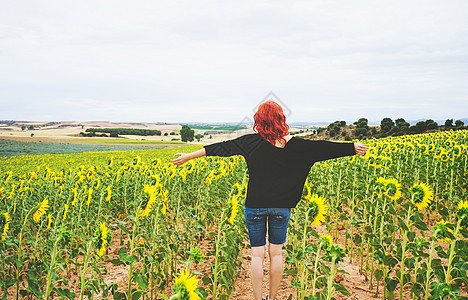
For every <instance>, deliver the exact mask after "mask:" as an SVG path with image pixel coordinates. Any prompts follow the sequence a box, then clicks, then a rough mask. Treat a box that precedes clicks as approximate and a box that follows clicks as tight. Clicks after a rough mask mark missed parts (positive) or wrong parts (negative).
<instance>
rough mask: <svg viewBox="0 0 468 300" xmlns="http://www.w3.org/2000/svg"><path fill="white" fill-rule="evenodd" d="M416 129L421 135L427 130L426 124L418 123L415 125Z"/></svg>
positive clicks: (423, 122)
mask: <svg viewBox="0 0 468 300" xmlns="http://www.w3.org/2000/svg"><path fill="white" fill-rule="evenodd" d="M416 129H417V132H418V133H423V132H425V131H426V130H427V124H426V122H425V121H419V122H418V123H416Z"/></svg>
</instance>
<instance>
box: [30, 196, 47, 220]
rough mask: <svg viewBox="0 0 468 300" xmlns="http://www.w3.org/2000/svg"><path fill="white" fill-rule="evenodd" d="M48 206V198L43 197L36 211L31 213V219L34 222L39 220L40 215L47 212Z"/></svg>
mask: <svg viewBox="0 0 468 300" xmlns="http://www.w3.org/2000/svg"><path fill="white" fill-rule="evenodd" d="M48 208H49V199H47V198H46V199H45V200H44V201H42V202H41V204H39V207H38V208H37V209H36V212H35V213H34V215H33V220H34V222H36V223H37V222H39V220H40V219H41V217H42V216H43V215H44V214H45V213H46V212H47V209H48Z"/></svg>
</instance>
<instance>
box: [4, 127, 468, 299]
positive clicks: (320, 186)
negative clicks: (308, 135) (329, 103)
mask: <svg viewBox="0 0 468 300" xmlns="http://www.w3.org/2000/svg"><path fill="white" fill-rule="evenodd" d="M467 133H468V131H467V130H458V131H446V132H439V133H428V134H420V135H412V136H401V137H388V138H384V139H376V140H366V141H361V142H363V143H365V144H366V145H368V146H369V147H370V149H369V151H368V152H367V153H366V155H365V156H362V157H361V156H350V157H344V158H339V159H335V160H329V161H325V162H320V163H317V164H315V165H314V166H313V167H312V169H311V171H310V173H309V177H308V180H307V181H306V185H305V188H304V190H303V199H302V201H301V202H300V203H299V205H298V206H297V207H296V208H295V209H293V210H292V214H291V220H290V225H289V229H288V230H289V232H288V241H287V243H286V244H285V246H284V247H285V249H286V252H287V255H286V257H285V262H286V263H285V269H284V272H285V276H288V277H289V278H290V282H291V287H292V288H293V290H294V291H295V292H294V294H292V295H291V296H290V299H293V298H294V299H335V298H336V297H338V298H340V297H346V296H348V295H350V291H349V290H348V289H347V287H346V286H344V285H343V284H341V283H339V281H337V280H336V276H337V275H339V274H343V273H346V271H344V270H343V269H342V265H343V263H344V261H346V262H348V263H352V264H355V265H357V266H359V272H360V274H361V275H362V276H363V277H364V278H365V279H366V280H367V282H368V289H369V290H370V291H372V293H373V294H374V295H375V297H376V298H379V299H462V298H464V297H466V296H467V295H468V293H467V286H468V277H467V270H468V243H467V239H466V238H467V237H468V192H467V187H468V173H467V163H468V162H467V160H468V135H467ZM199 148H200V146H190V147H184V148H171V149H163V150H141V151H115V152H88V153H78V154H57V155H47V154H46V155H32V156H17V157H11V158H0V265H1V267H0V284H1V285H0V287H1V294H0V297H3V298H2V299H215V300H217V299H229V297H230V295H231V293H232V291H233V290H234V287H235V284H236V278H237V276H238V274H239V270H240V267H241V256H240V252H241V250H242V249H244V248H246V247H248V237H247V231H246V228H245V224H244V219H243V209H242V208H243V203H244V200H245V196H246V190H247V183H248V179H249V174H248V170H247V165H246V163H245V161H244V159H243V158H242V157H241V156H231V157H225V158H224V157H202V158H198V159H196V160H191V161H189V162H188V163H186V164H184V165H182V166H176V165H174V164H172V163H171V162H170V159H172V158H174V155H173V154H174V153H177V152H186V153H187V152H191V151H195V150H197V149H199ZM319 228H320V229H321V230H318V229H319ZM318 231H321V232H323V231H326V234H322V235H319V234H318ZM111 246H112V249H115V251H114V250H112V251H110V250H109V249H110V247H111ZM116 270H119V272H120V273H122V274H124V276H125V278H124V280H123V282H124V284H122V280H114V277H113V276H114V275H115V273H116ZM123 271H124V272H123ZM116 281H117V282H116Z"/></svg>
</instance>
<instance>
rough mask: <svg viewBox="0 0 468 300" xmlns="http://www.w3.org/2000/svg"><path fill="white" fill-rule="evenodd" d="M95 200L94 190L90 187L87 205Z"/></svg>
mask: <svg viewBox="0 0 468 300" xmlns="http://www.w3.org/2000/svg"><path fill="white" fill-rule="evenodd" d="M92 198H93V188H92V187H90V188H89V190H88V200H86V205H89V204H90V203H91V199H92Z"/></svg>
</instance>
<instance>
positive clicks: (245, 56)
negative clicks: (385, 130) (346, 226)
mask: <svg viewBox="0 0 468 300" xmlns="http://www.w3.org/2000/svg"><path fill="white" fill-rule="evenodd" d="M467 33H468V2H466V1H462V0H458V1H450V2H447V1H445V2H442V1H370V0H366V1H352V2H350V1H325V0H322V1H287V2H285V1H236V2H228V1H197V2H193V1H132V2H130V1H79V2H76V1H75V2H72V3H65V2H63V1H41V2H35V3H27V4H26V3H25V2H22V1H14V2H13V1H11V2H7V3H5V4H2V10H1V11H0V66H1V68H0V101H1V103H2V106H3V107H4V108H3V109H2V111H1V112H0V118H2V119H37V116H39V115H42V116H48V117H50V118H53V119H80V120H84V119H88V118H89V116H92V117H93V119H108V120H116V121H117V120H140V119H145V120H154V121H158V120H161V121H164V120H163V118H167V120H178V121H208V122H209V121H224V120H229V121H232V122H236V121H237V120H239V119H242V118H243V117H244V116H245V115H249V114H250V115H251V114H252V112H251V110H252V108H253V107H255V105H256V104H257V103H258V101H260V100H261V99H262V98H263V97H264V96H265V95H266V94H267V93H268V92H269V91H270V90H273V91H275V92H276V94H277V95H278V96H279V97H280V98H281V99H282V100H283V102H285V103H286V104H287V105H288V106H289V107H290V108H291V110H292V111H293V113H292V115H291V117H290V119H291V120H292V121H315V120H320V121H332V120H335V119H338V118H337V117H338V116H339V117H340V119H347V120H349V119H353V118H356V117H361V116H365V117H368V118H369V119H381V118H382V117H384V116H386V115H385V114H386V113H387V112H392V113H394V114H395V117H398V116H399V115H401V116H407V118H419V117H429V118H449V117H450V118H452V117H453V118H460V117H466V116H468V110H466V104H464V103H466V102H467V101H466V100H467V99H466V95H467V92H468V86H467V85H466V82H468V72H467V71H468V68H467V63H468V40H467V39H466V36H468V35H467ZM70 99H73V100H70ZM76 99H94V100H93V103H94V104H93V105H88V106H89V107H90V108H89V109H88V110H86V109H77V108H76V106H75V105H77V104H76ZM34 102H39V103H41V105H35V104H34ZM78 102H79V101H78ZM8 103H10V104H8ZM11 103H14V104H17V103H22V105H11ZM57 103H60V105H57ZM79 103H81V104H85V103H87V102H86V101H81V102H79ZM428 103H430V105H428ZM88 104H89V103H88ZM24 107H35V109H31V110H28V109H24ZM84 107H87V106H86V105H85V106H84ZM355 107H356V108H357V109H354V108H355ZM22 108H23V109H22ZM460 108H461V109H460ZM129 118H131V119H129ZM153 118H157V119H153Z"/></svg>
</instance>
